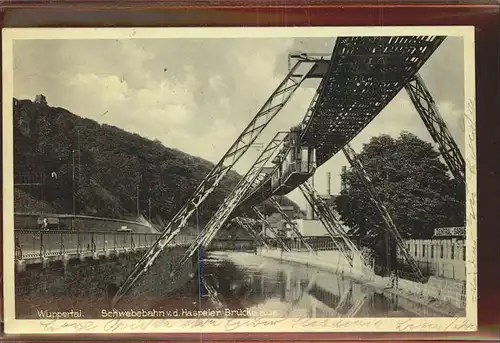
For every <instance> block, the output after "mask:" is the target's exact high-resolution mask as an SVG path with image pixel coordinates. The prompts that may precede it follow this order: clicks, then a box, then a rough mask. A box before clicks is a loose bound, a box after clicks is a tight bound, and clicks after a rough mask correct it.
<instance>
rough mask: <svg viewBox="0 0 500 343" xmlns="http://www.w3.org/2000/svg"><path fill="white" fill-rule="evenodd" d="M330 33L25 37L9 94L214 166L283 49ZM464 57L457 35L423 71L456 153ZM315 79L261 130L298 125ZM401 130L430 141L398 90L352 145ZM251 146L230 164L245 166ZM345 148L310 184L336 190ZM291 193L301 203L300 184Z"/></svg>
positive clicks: (320, 44) (259, 100) (276, 79)
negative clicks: (40, 97)
mask: <svg viewBox="0 0 500 343" xmlns="http://www.w3.org/2000/svg"><path fill="white" fill-rule="evenodd" d="M334 42H335V40H334V39H332V38H329V39H322V38H314V39H306V38H300V39H299V38H297V39H289V38H287V39H277V38H273V39H262V38H259V39H252V38H228V39H154V40H153V39H149V40H146V39H135V40H133V39H123V40H22V41H15V43H14V96H15V97H16V98H18V99H34V97H35V95H36V94H44V95H45V96H46V97H47V100H48V102H49V105H51V106H57V107H63V108H66V109H68V110H69V111H71V112H73V113H75V114H77V115H79V116H82V117H87V118H90V119H93V120H96V121H98V122H100V123H107V124H110V125H115V126H117V127H120V128H122V129H124V130H127V131H130V132H135V133H138V134H140V135H142V136H144V137H148V138H150V139H159V140H160V141H161V142H162V143H163V144H164V145H165V146H167V147H171V148H176V149H179V150H182V151H184V152H187V153H189V154H192V155H195V156H200V157H202V158H205V159H207V160H210V161H212V162H214V163H216V162H218V161H219V159H220V158H221V157H222V156H223V155H224V153H225V152H226V151H227V149H228V148H229V147H230V145H231V144H232V143H233V142H234V140H235V139H236V138H237V137H238V135H239V134H240V133H241V131H242V130H243V129H244V128H245V127H246V125H247V124H248V123H249V121H250V120H251V119H252V118H253V117H254V115H255V114H256V112H257V111H258V110H259V108H260V107H261V106H262V105H263V103H264V102H265V101H266V99H267V98H268V97H269V95H270V94H271V93H272V91H273V90H274V89H275V88H276V86H277V85H278V84H279V83H280V82H281V80H282V79H283V77H284V76H285V75H286V72H287V68H288V62H287V55H288V53H290V52H297V51H302V52H326V53H331V51H332V48H333V45H334ZM463 72H464V60H463V41H462V39H461V38H456V37H448V38H447V39H446V40H445V41H444V43H443V44H442V45H441V46H440V47H439V48H438V50H437V51H436V53H435V54H434V55H433V56H432V57H431V58H430V59H429V60H428V62H427V63H426V65H424V67H423V68H422V69H421V74H422V76H423V78H424V80H425V81H426V84H427V86H428V88H429V89H430V91H431V93H432V94H433V96H434V98H435V101H436V103H437V104H438V107H439V109H440V111H441V114H442V116H443V117H444V119H445V121H446V122H447V124H448V126H449V129H450V131H451V133H452V135H453V136H454V137H455V139H456V141H457V144H458V145H459V147H460V149H462V151H463V147H464V134H463V127H464V125H463V107H464V82H463V78H464V73H463ZM315 87H317V82H314V81H310V82H308V83H307V84H306V85H304V86H303V87H302V88H300V89H299V90H298V91H297V92H296V93H295V95H294V97H293V98H292V100H291V101H290V102H289V103H288V105H287V106H286V108H285V109H284V110H283V111H282V112H280V114H279V115H278V116H277V117H276V118H275V120H274V121H273V122H272V123H271V124H270V125H269V127H268V128H267V129H266V130H265V132H264V133H263V135H262V136H261V138H259V140H258V141H259V142H262V143H265V144H267V142H268V141H269V140H270V139H271V137H272V136H273V135H274V133H275V132H276V131H277V130H286V129H288V128H290V126H292V125H295V124H297V123H299V122H300V121H301V119H302V117H303V116H304V113H305V110H306V108H307V106H308V105H309V102H310V100H311V98H312V95H313V94H314V91H315ZM402 130H406V131H409V132H412V133H414V134H416V135H418V136H419V137H421V138H423V139H425V140H427V141H431V138H430V136H429V134H428V133H427V131H426V129H425V127H424V126H423V124H422V123H421V120H420V118H419V117H418V115H417V113H416V111H415V109H414V108H413V105H412V104H411V102H410V99H409V98H408V96H407V95H406V93H405V92H404V91H402V92H401V93H400V94H399V95H398V96H397V97H396V98H395V99H394V100H393V101H392V102H391V103H390V104H389V105H388V106H387V107H386V108H385V109H384V110H383V111H382V113H380V115H379V116H378V117H377V118H376V119H375V120H374V121H373V122H371V123H370V124H369V125H368V126H367V127H366V128H365V130H363V131H362V132H361V133H360V134H359V135H358V136H357V137H356V138H355V140H354V141H353V142H352V145H353V147H354V148H355V149H356V150H359V149H360V148H361V147H362V144H363V143H366V142H368V140H369V139H370V137H372V136H374V135H379V134H382V133H385V134H390V135H394V136H397V135H399V133H400V132H401V131H402ZM256 154H257V152H256V151H254V150H251V151H249V152H247V154H246V155H245V156H244V158H243V159H242V160H241V161H240V162H239V163H238V165H237V166H236V168H235V169H236V171H238V172H240V173H245V171H246V169H247V168H248V167H249V165H250V163H251V162H252V161H251V160H252V159H253V160H255V158H256ZM343 165H347V161H346V160H345V158H344V157H343V155H342V154H338V155H337V156H335V157H333V158H332V159H331V160H330V161H329V162H328V163H326V164H324V165H323V166H322V167H321V168H319V169H318V171H317V173H316V175H315V185H316V188H317V189H318V191H319V192H321V193H324V192H325V190H326V172H328V171H330V172H331V173H332V186H331V187H332V192H333V193H337V192H338V191H339V190H340V178H339V174H340V170H341V167H342V166H343ZM290 197H291V198H292V199H293V200H295V201H296V202H297V203H298V204H299V205H301V206H302V207H304V206H305V201H304V199H303V198H302V196H301V195H300V193H299V192H298V191H295V192H293V193H292V194H290Z"/></svg>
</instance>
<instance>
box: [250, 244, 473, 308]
mask: <svg viewBox="0 0 500 343" xmlns="http://www.w3.org/2000/svg"><path fill="white" fill-rule="evenodd" d="M257 254H258V255H260V256H263V257H269V258H274V259H281V260H284V261H289V262H295V263H301V264H306V265H310V266H312V267H316V268H321V269H326V270H330V271H332V272H334V273H336V274H341V275H344V276H347V277H351V278H353V279H355V280H359V281H361V282H363V283H367V284H370V285H372V286H374V287H378V288H385V287H387V286H388V285H389V280H388V279H387V278H382V277H380V276H378V275H375V273H374V272H373V270H372V269H371V268H369V267H367V266H364V264H363V263H361V261H360V260H355V261H354V263H353V266H352V267H351V266H350V265H349V263H348V262H347V260H346V259H345V258H344V257H343V255H342V254H341V253H340V252H338V251H318V252H317V253H310V252H295V251H293V252H285V251H282V250H281V249H258V251H257ZM396 291H401V292H398V294H399V295H401V296H408V297H410V298H411V297H413V298H417V297H418V298H420V299H422V300H423V301H424V302H432V301H433V300H439V301H442V302H445V303H449V304H451V305H452V306H453V307H455V308H458V309H464V308H465V282H463V281H460V280H452V279H444V278H441V277H434V276H433V277H430V279H429V281H428V282H427V283H425V284H421V283H418V282H413V281H408V280H404V279H400V280H399V281H398V285H397V290H396Z"/></svg>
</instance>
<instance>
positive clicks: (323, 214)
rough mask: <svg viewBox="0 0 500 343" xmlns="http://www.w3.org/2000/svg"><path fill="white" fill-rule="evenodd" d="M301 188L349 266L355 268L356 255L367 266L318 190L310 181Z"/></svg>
mask: <svg viewBox="0 0 500 343" xmlns="http://www.w3.org/2000/svg"><path fill="white" fill-rule="evenodd" d="M299 188H300V190H301V192H302V195H304V198H306V200H307V202H308V203H309V205H311V207H312V208H313V209H314V212H316V214H317V215H318V217H319V220H320V221H321V223H322V224H323V226H324V227H325V229H326V231H327V232H328V234H329V235H330V237H331V238H332V241H333V244H335V246H336V247H337V249H339V251H340V252H341V253H342V255H344V257H345V258H346V260H347V262H348V263H349V265H350V266H351V267H352V266H353V259H354V256H355V255H357V256H359V258H360V260H361V261H363V264H366V263H365V262H364V260H363V256H362V255H361V252H360V251H359V249H358V248H357V247H356V245H355V244H354V243H353V242H352V241H351V239H350V238H349V237H348V236H347V235H346V233H345V231H344V229H343V228H342V226H341V225H340V223H339V222H338V220H337V218H335V215H334V214H333V213H332V211H330V209H329V208H328V206H327V205H326V204H325V202H324V200H323V199H322V198H321V196H320V195H319V193H318V192H317V191H316V189H315V188H314V187H313V186H312V185H311V184H310V183H309V182H308V181H306V182H304V183H303V184H302V185H300V186H299ZM339 239H341V240H342V243H343V244H341V243H340V242H339Z"/></svg>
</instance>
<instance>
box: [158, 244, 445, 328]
mask: <svg viewBox="0 0 500 343" xmlns="http://www.w3.org/2000/svg"><path fill="white" fill-rule="evenodd" d="M200 265H201V266H200V270H199V273H198V274H197V276H196V277H195V278H194V279H193V280H192V282H191V283H190V284H188V285H186V287H184V288H183V290H182V294H179V296H182V297H183V298H184V301H183V302H182V303H183V306H182V310H179V311H178V313H176V315H175V316H176V317H177V318H192V317H196V316H203V317H256V316H264V317H281V318H284V317H289V318H296V317H309V318H336V317H344V318H345V317H353V318H354V317H358V318H362V317H418V316H423V315H425V316H439V315H440V314H437V313H432V312H429V310H428V309H425V313H423V311H422V310H421V309H420V308H419V307H421V306H420V305H418V304H416V303H413V302H412V301H409V300H408V299H404V298H400V297H397V296H395V295H390V294H389V295H388V294H387V293H383V292H382V291H381V290H378V289H375V288H373V287H370V286H367V285H363V284H360V283H358V282H355V281H353V280H352V279H349V278H347V277H343V276H341V275H335V274H332V273H331V272H328V271H324V270H320V269H316V268H311V267H308V266H305V265H301V264H296V263H290V262H284V261H283V262H282V261H279V260H274V259H270V258H264V257H260V256H257V255H255V254H252V253H242V252H214V253H208V255H207V256H206V258H205V259H204V260H203V261H202V263H201V264H200ZM169 303H170V304H172V302H170V301H168V302H160V303H158V304H156V306H155V308H156V309H157V310H170V311H172V310H174V308H173V307H170V308H169V306H168V305H169ZM176 303H178V302H176ZM202 311H204V312H202Z"/></svg>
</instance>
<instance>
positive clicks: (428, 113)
mask: <svg viewBox="0 0 500 343" xmlns="http://www.w3.org/2000/svg"><path fill="white" fill-rule="evenodd" d="M405 89H406V91H407V93H408V95H409V96H410V99H411V101H412V102H413V105H414V106H415V108H416V109H417V112H418V114H419V115H420V118H422V121H423V122H424V124H425V127H426V128H427V130H428V131H429V133H430V135H431V137H432V139H433V140H434V142H436V143H437V145H438V146H439V152H440V153H441V156H443V159H444V160H445V162H446V164H447V165H448V168H449V169H450V171H451V173H452V174H453V176H454V177H455V179H457V180H459V181H460V182H462V183H463V182H465V160H464V157H463V156H462V154H461V152H460V149H459V148H458V146H457V144H456V143H455V140H454V139H453V137H452V135H451V134H450V131H449V130H448V127H447V126H446V123H445V121H444V120H443V118H442V117H441V115H440V114H439V111H438V108H437V106H436V103H435V102H434V99H433V98H432V95H431V93H430V92H429V90H428V89H427V87H426V86H425V83H424V80H423V79H422V77H421V76H420V75H419V74H418V73H417V74H415V76H414V77H413V78H411V79H410V80H409V81H408V82H407V83H406V85H405Z"/></svg>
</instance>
